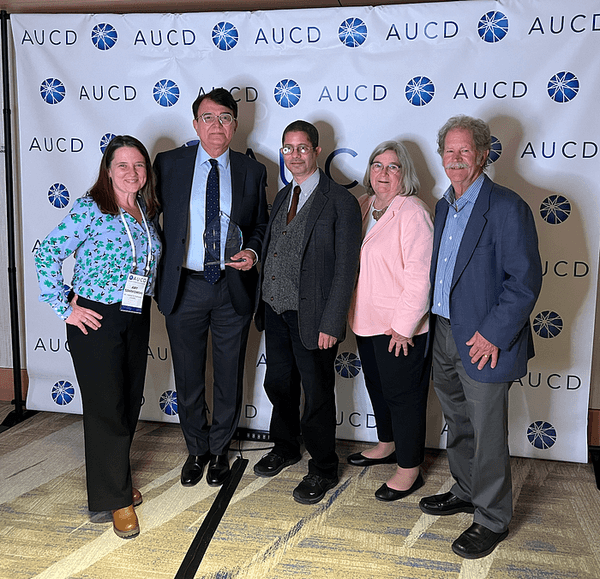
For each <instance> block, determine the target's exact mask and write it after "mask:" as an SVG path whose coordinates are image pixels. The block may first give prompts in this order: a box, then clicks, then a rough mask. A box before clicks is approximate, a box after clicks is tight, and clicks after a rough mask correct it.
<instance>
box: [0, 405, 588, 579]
mask: <svg viewBox="0 0 600 579" xmlns="http://www.w3.org/2000/svg"><path fill="white" fill-rule="evenodd" d="M0 418H1V416H0ZM234 446H235V447H236V449H237V446H238V443H235V444H234ZM264 446H268V445H264V444H263V445H261V444H260V443H248V442H244V443H242V448H243V456H244V458H247V459H248V460H249V464H248V466H247V468H246V470H245V472H244V475H243V476H242V479H241V482H240V484H239V486H238V488H237V490H236V492H235V493H234V495H233V498H232V500H231V502H230V504H229V506H228V508H227V510H226V512H225V514H224V516H223V519H222V521H221V523H220V525H219V526H218V528H217V530H216V532H215V534H214V537H213V539H212V541H211V542H210V544H209V546H208V549H207V551H206V554H205V556H204V559H203V560H202V562H201V563H200V566H199V568H198V571H197V573H196V575H195V577H198V578H200V577H203V578H210V579H230V578H231V579H233V578H235V579H238V578H239V579H241V578H248V579H265V578H268V579H284V578H292V577H293V578H296V579H297V578H315V579H337V578H343V579H351V578H357V579H365V578H371V577H373V578H394V579H395V578H419V579H420V578H427V579H450V578H452V579H454V578H456V579H484V578H488V579H509V578H510V579H563V578H565V579H566V578H569V579H571V578H573V579H575V578H576V579H598V578H599V577H600V491H598V490H597V488H596V484H595V478H594V473H593V470H592V468H591V466H590V465H578V464H571V463H559V462H551V461H538V460H532V459H513V467H514V470H513V472H514V491H515V517H514V519H513V523H512V525H511V528H510V535H509V537H508V538H507V539H506V540H505V541H504V542H503V543H501V544H500V546H499V547H498V548H497V549H496V550H495V551H494V553H492V555H490V556H489V557H486V558H484V559H480V560H477V561H466V560H463V559H461V558H460V557H458V556H456V555H454V553H452V551H451V548H450V546H451V543H452V541H453V540H454V538H456V537H457V536H458V535H459V534H460V532H461V531H462V530H464V529H465V528H466V527H468V526H469V525H470V523H471V516H470V515H466V514H459V515H455V516H451V517H439V518H438V517H433V516H429V515H424V514H423V513H422V512H421V511H420V510H419V507H418V501H419V499H420V498H421V497H422V496H425V495H430V494H435V493H437V492H444V491H446V490H448V489H449V488H450V485H451V478H450V475H449V470H448V463H447V460H446V455H445V452H443V451H429V452H428V453H427V459H426V463H425V465H424V469H423V471H424V476H425V480H426V484H425V486H424V487H423V488H421V489H420V490H419V491H418V492H417V493H415V495H413V496H410V497H408V498H407V499H405V500H403V501H398V502H395V503H381V502H379V501H376V500H375V499H374V497H373V493H374V492H375V490H376V489H377V488H378V487H379V486H380V485H381V483H382V482H384V481H385V480H386V479H387V478H388V476H389V475H390V474H391V472H392V471H393V469H394V467H393V465H382V466H377V467H371V468H366V469H362V468H356V467H351V466H349V465H347V464H345V460H344V459H345V457H346V456H347V455H348V454H350V453H351V452H354V451H356V450H358V449H360V448H361V447H362V446H363V445H359V444H357V443H354V442H347V441H339V445H338V452H339V454H340V457H341V458H342V460H344V464H343V466H342V467H341V481H340V484H339V486H338V487H336V488H335V489H334V490H333V491H330V492H329V493H328V494H327V496H326V498H325V500H323V501H322V502H321V503H319V504H318V505H314V506H303V505H300V504H298V503H296V502H295V501H294V500H293V499H292V496H291V492H292V490H293V488H294V487H295V486H296V484H297V483H298V481H299V480H300V479H301V478H302V476H303V475H304V474H305V473H306V466H307V457H306V456H305V457H304V459H303V460H302V461H301V462H300V463H298V464H296V465H294V466H292V467H290V468H288V469H286V470H284V471H283V472H282V473H281V474H280V475H279V476H277V477H275V478H272V479H264V478H257V477H256V476H255V475H254V473H253V471H252V467H253V465H254V463H255V462H256V461H257V460H259V459H260V458H261V456H262V455H263V454H264V453H265V450H263V448H264ZM253 448H254V450H253ZM237 454H238V452H237V450H236V452H233V450H232V452H230V458H231V460H232V461H233V459H234V458H235V456H236V455H237ZM185 457H186V453H185V450H184V444H183V437H182V435H181V432H180V429H179V427H178V426H177V425H168V424H158V423H149V422H142V423H140V425H139V428H138V432H137V434H136V439H135V441H134V448H133V454H132V465H133V469H134V481H135V484H136V485H137V486H138V487H139V488H140V490H141V491H142V493H143V495H144V503H143V504H142V505H141V507H139V508H138V509H137V512H138V516H139V517H140V525H141V529H142V531H141V534H140V535H139V536H138V537H137V538H135V539H131V540H123V539H119V538H118V537H117V536H116V535H115V534H114V533H113V531H112V525H111V522H110V515H109V514H108V513H90V512H88V510H87V507H86V496H85V484H84V483H85V481H84V476H85V475H84V463H83V433H82V424H81V418H80V417H78V416H72V415H64V414H52V413H39V414H37V415H36V416H34V417H33V418H30V419H28V420H27V421H25V422H24V423H22V424H20V425H18V426H15V427H13V428H10V429H9V430H6V431H5V432H3V433H0V481H1V482H0V578H1V579H29V578H33V577H35V578H36V579H42V578H43V579H120V578H127V579H166V578H174V577H175V575H176V573H177V571H178V569H179V567H180V565H181V562H182V561H183V558H184V557H185V555H186V552H187V551H188V548H189V546H190V544H191V542H192V540H193V539H194V537H195V535H196V533H197V532H198V529H199V528H200V526H201V525H202V522H203V520H204V518H205V516H206V514H207V512H208V511H209V509H210V508H211V506H212V504H213V501H214V499H215V497H216V496H217V492H218V490H219V489H215V488H211V487H209V486H208V485H207V484H206V482H205V481H204V480H202V481H201V482H200V483H199V484H198V485H197V486H196V487H193V488H184V487H182V486H181V485H180V484H179V473H180V468H181V465H182V463H183V461H184V459H185Z"/></svg>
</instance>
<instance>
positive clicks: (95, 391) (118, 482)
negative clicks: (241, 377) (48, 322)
mask: <svg viewBox="0 0 600 579" xmlns="http://www.w3.org/2000/svg"><path fill="white" fill-rule="evenodd" d="M77 304H78V305H79V306H82V307H84V308H89V309H91V310H94V311H95V312H98V313H99V314H101V315H102V320H100V323H101V326H100V328H98V329H97V330H90V329H88V334H87V335H85V334H84V333H83V332H82V331H81V330H80V329H79V328H78V327H76V326H72V325H67V339H68V341H69V349H70V352H71V357H72V358H73V366H74V367H75V374H76V376H77V382H78V383H79V390H80V391H81V399H82V403H83V429H84V435H85V468H86V477H87V491H88V505H89V509H90V510H91V511H108V510H114V509H120V508H123V507H126V506H128V505H130V504H131V503H132V499H131V493H132V485H131V466H130V464H129V451H130V448H131V442H132V440H133V435H134V433H135V428H136V425H137V421H138V417H139V414H140V407H141V405H142V395H143V392H144V381H145V378H146V362H147V359H148V339H149V335H150V298H146V299H145V301H144V307H143V312H142V313H141V314H132V313H125V312H121V311H120V307H121V304H120V303H117V304H111V305H106V304H101V303H99V302H93V301H90V300H86V299H84V298H82V297H81V296H80V297H79V299H78V300H77Z"/></svg>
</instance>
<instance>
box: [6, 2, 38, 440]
mask: <svg viewBox="0 0 600 579" xmlns="http://www.w3.org/2000/svg"><path fill="white" fill-rule="evenodd" d="M8 18H9V15H8V13H7V12H6V11H5V10H2V11H1V12H0V19H1V22H0V29H1V34H2V92H3V96H4V98H3V105H4V108H3V120H4V166H5V181H6V224H7V226H6V236H7V241H8V243H7V247H8V291H9V302H10V327H11V338H12V358H13V384H14V389H15V398H14V400H13V401H12V404H14V405H15V409H14V410H12V411H11V412H10V413H9V414H8V416H7V417H6V418H5V419H4V421H3V422H2V427H1V428H0V431H2V430H6V429H7V428H10V427H11V426H14V425H15V424H18V423H19V422H23V420H25V419H26V418H29V417H30V416H33V415H34V414H37V412H35V411H33V410H26V409H25V401H24V400H23V390H22V382H21V340H20V335H19V298H18V292H17V266H16V259H15V253H16V252H15V210H14V202H13V201H14V199H13V197H14V190H13V170H12V131H11V112H10V78H9V73H8V66H9V64H8V61H9V59H8V26H7V24H8Z"/></svg>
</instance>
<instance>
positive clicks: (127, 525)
mask: <svg viewBox="0 0 600 579" xmlns="http://www.w3.org/2000/svg"><path fill="white" fill-rule="evenodd" d="M112 518H113V529H114V531H115V533H116V534H117V535H118V536H119V537H121V538H122V539H129V538H131V537H135V536H136V535H139V533H140V525H139V523H138V518H137V515H136V514H135V511H134V510H133V505H129V506H128V507H123V508H122V509H117V510H116V511H113V512H112Z"/></svg>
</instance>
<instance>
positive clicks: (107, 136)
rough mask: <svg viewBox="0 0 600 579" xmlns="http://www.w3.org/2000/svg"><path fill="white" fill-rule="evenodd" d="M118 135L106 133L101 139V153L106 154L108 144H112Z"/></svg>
mask: <svg viewBox="0 0 600 579" xmlns="http://www.w3.org/2000/svg"><path fill="white" fill-rule="evenodd" d="M116 136H117V135H115V134H113V133H105V134H104V135H102V138H101V139H100V151H101V152H102V154H104V150H105V149H106V147H108V143H110V142H111V141H112V140H113V139H114V138H115V137H116Z"/></svg>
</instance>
